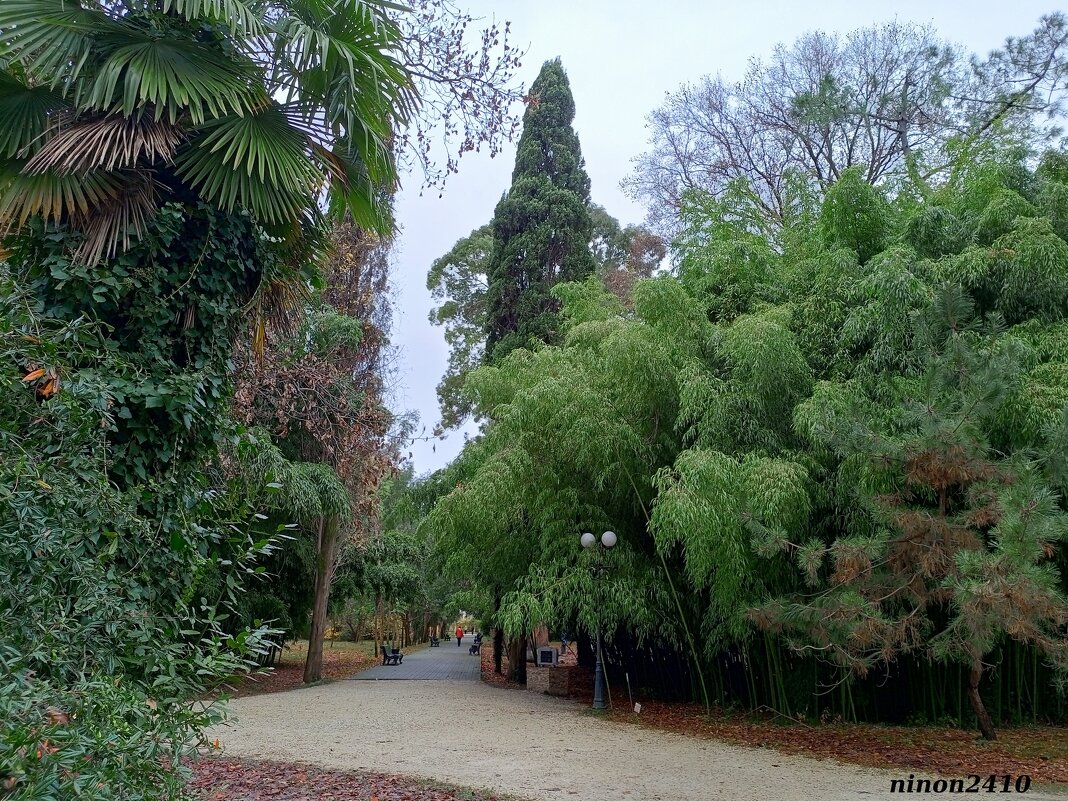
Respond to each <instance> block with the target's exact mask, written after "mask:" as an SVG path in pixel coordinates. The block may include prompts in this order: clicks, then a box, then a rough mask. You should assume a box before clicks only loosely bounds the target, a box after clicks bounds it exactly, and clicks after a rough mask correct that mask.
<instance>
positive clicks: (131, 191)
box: [74, 171, 156, 264]
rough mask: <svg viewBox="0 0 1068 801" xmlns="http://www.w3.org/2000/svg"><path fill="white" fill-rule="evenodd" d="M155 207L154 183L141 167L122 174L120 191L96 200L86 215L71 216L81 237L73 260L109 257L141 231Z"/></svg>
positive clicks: (123, 247)
mask: <svg viewBox="0 0 1068 801" xmlns="http://www.w3.org/2000/svg"><path fill="white" fill-rule="evenodd" d="M155 211H156V192H155V184H154V182H153V180H152V177H151V175H150V174H149V173H148V172H145V171H130V172H127V173H124V174H123V185H122V191H120V192H119V193H118V194H116V195H114V196H113V197H110V198H109V199H108V200H107V201H106V202H104V203H102V204H100V205H99V206H97V207H96V208H95V209H93V213H92V214H90V215H83V216H81V217H80V218H78V219H76V220H75V225H76V226H77V228H78V229H79V230H80V231H81V232H82V233H83V234H84V235H85V239H84V240H83V241H82V243H81V244H80V245H79V246H78V249H77V250H76V251H75V253H74V258H75V260H77V261H79V262H82V263H84V264H95V263H96V262H97V261H99V260H100V259H103V258H110V257H112V256H114V255H115V254H116V253H117V252H119V251H120V250H125V249H127V248H128V247H129V246H130V241H131V240H133V241H137V240H139V239H141V237H142V236H143V235H144V232H145V227H146V223H147V221H148V219H149V217H150V216H151V215H152V214H153V213H155Z"/></svg>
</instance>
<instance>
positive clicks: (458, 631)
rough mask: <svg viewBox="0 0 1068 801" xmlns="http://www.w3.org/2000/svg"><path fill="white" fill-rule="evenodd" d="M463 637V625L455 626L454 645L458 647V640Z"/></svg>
mask: <svg viewBox="0 0 1068 801" xmlns="http://www.w3.org/2000/svg"><path fill="white" fill-rule="evenodd" d="M463 638H464V629H463V626H457V627H456V647H457V648H459V647H460V640H462V639H463Z"/></svg>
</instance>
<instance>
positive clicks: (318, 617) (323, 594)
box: [304, 517, 341, 684]
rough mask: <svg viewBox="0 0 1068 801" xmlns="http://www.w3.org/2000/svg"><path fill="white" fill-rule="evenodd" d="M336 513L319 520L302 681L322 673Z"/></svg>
mask: <svg viewBox="0 0 1068 801" xmlns="http://www.w3.org/2000/svg"><path fill="white" fill-rule="evenodd" d="M340 522H341V521H340V520H339V519H338V518H337V517H328V518H325V519H323V520H320V521H319V548H318V553H317V554H316V565H315V601H314V603H313V605H312V621H311V632H310V633H309V634H308V658H307V660H306V661H305V662H304V683H305V684H310V683H311V682H313V681H319V680H320V679H321V678H322V677H323V637H324V635H325V634H326V609H327V604H328V603H329V602H330V579H331V576H332V574H333V572H334V559H335V557H336V556H337V553H336V552H337V534H338V529H339V528H340Z"/></svg>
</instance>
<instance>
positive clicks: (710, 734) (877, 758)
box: [610, 700, 1068, 783]
mask: <svg viewBox="0 0 1068 801" xmlns="http://www.w3.org/2000/svg"><path fill="white" fill-rule="evenodd" d="M610 715H611V717H612V719H613V720H617V721H621V722H630V723H636V724H638V725H640V726H643V727H649V728H654V729H660V730H666V731H671V732H675V733H679V734H687V735H690V736H694V737H706V738H709V739H716V740H724V741H727V742H731V743H735V744H738V745H746V746H751V747H767V748H774V749H776V750H778V751H783V752H786V753H790V754H804V755H806V756H812V757H817V758H833V759H838V760H840V761H842V762H852V763H855V764H858V765H868V766H871V767H878V768H901V769H907V770H922V771H926V772H929V773H941V774H944V775H946V776H966V775H968V774H972V773H974V774H979V775H988V774H991V773H994V774H999V775H1000V774H1005V773H1009V774H1012V775H1014V776H1019V775H1023V774H1027V775H1029V776H1031V778H1032V779H1033V780H1034V781H1035V782H1036V783H1062V782H1068V732H1066V731H1065V729H1063V728H1057V727H1052V726H1033V727H1030V726H1029V727H1020V728H1003V729H998V740H997V742H992V743H991V742H986V741H985V740H983V739H982V738H980V737H979V735H978V733H977V732H972V731H966V730H964V729H958V728H948V727H935V726H880V725H875V724H867V723H837V724H820V725H816V726H807V725H797V724H796V723H789V722H786V723H784V722H783V721H782V719H781V718H780V719H775V718H774V717H773V716H771V715H746V714H733V713H728V712H723V711H718V710H714V711H713V714H712V715H711V716H708V715H705V711H704V708H703V707H699V706H693V705H689V704H665V703H660V702H657V701H648V700H643V701H642V712H641V715H640V716H639V715H636V714H634V713H633V712H632V711H630V709H629V708H628V709H623V708H618V709H614V710H612V712H611V713H610Z"/></svg>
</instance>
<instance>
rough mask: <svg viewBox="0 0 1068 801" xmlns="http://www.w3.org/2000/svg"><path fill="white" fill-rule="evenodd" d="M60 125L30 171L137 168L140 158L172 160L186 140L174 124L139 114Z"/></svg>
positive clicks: (39, 152) (28, 170)
mask: <svg viewBox="0 0 1068 801" xmlns="http://www.w3.org/2000/svg"><path fill="white" fill-rule="evenodd" d="M57 127H58V131H57V132H56V133H54V134H52V135H51V136H49V137H48V138H47V139H46V140H45V142H44V144H43V145H42V146H41V149H40V150H39V151H38V152H37V153H36V154H35V155H34V156H33V158H31V159H30V160H29V161H28V162H27V163H26V168H25V169H26V171H27V172H33V173H41V172H47V171H49V170H56V171H57V172H78V171H82V172H84V171H88V170H95V169H104V170H109V171H110V170H115V169H119V168H124V167H135V166H137V164H138V161H139V160H141V159H144V160H145V161H147V162H149V163H152V162H156V161H164V162H170V161H172V160H173V158H174V153H175V151H176V150H177V148H178V146H179V145H180V144H181V143H182V141H183V139H184V134H183V133H182V131H181V129H179V128H177V127H176V126H174V125H173V124H171V123H169V122H165V121H163V120H153V119H151V118H149V117H140V116H136V117H123V116H120V115H117V114H112V115H109V116H107V117H101V118H95V119H83V120H77V121H75V122H73V123H71V124H69V125H60V126H57Z"/></svg>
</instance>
